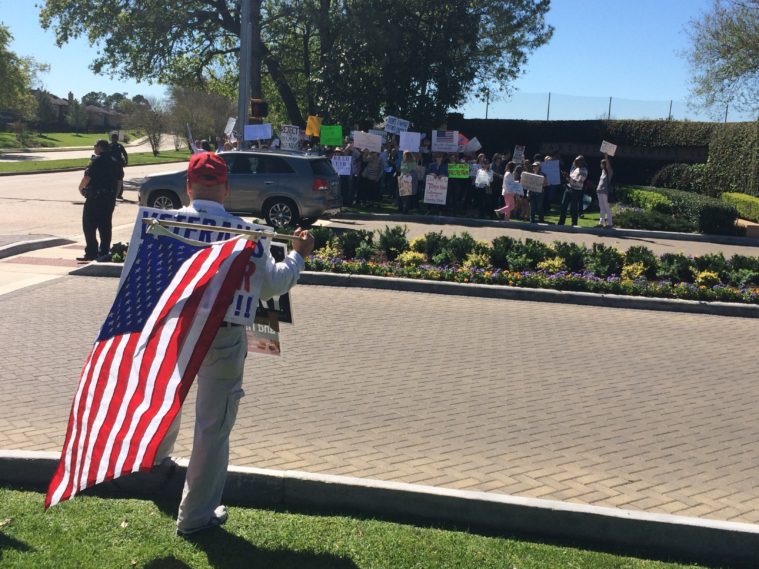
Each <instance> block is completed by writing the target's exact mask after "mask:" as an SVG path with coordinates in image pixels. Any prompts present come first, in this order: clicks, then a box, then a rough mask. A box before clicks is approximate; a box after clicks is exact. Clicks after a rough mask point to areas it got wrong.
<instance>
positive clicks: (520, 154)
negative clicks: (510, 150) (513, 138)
mask: <svg viewBox="0 0 759 569" xmlns="http://www.w3.org/2000/svg"><path fill="white" fill-rule="evenodd" d="M511 161H512V162H514V163H515V164H516V165H517V166H518V165H519V164H521V163H522V162H524V146H522V145H520V144H517V145H516V146H515V147H514V154H512V155H511Z"/></svg>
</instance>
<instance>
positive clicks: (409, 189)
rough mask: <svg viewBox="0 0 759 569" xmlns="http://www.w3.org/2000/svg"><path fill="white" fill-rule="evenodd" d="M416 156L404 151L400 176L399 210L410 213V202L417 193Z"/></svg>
mask: <svg viewBox="0 0 759 569" xmlns="http://www.w3.org/2000/svg"><path fill="white" fill-rule="evenodd" d="M416 185H417V178H416V158H414V155H413V154H412V153H411V152H409V151H408V150H406V151H405V152H404V153H403V160H401V167H400V170H399V177H398V201H399V203H398V211H400V212H401V213H408V207H409V203H410V202H411V200H412V196H414V195H415V194H416Z"/></svg>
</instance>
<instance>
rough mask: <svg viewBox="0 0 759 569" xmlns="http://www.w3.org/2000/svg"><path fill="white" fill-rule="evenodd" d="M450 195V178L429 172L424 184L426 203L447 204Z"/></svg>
mask: <svg viewBox="0 0 759 569" xmlns="http://www.w3.org/2000/svg"><path fill="white" fill-rule="evenodd" d="M447 196H448V178H447V177H446V176H435V175H434V174H428V175H427V179H426V182H425V184H424V203H430V204H438V205H445V200H446V197H447Z"/></svg>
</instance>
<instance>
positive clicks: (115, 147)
mask: <svg viewBox="0 0 759 569" xmlns="http://www.w3.org/2000/svg"><path fill="white" fill-rule="evenodd" d="M108 150H110V152H111V155H112V156H113V157H114V158H116V160H117V162H118V163H119V166H118V167H117V168H116V180H119V181H121V183H120V184H117V196H116V197H117V198H121V196H122V194H123V193H124V185H123V180H124V166H126V165H127V164H129V155H128V154H127V151H126V148H124V146H123V145H122V144H120V143H119V142H111V144H110V145H109V146H108Z"/></svg>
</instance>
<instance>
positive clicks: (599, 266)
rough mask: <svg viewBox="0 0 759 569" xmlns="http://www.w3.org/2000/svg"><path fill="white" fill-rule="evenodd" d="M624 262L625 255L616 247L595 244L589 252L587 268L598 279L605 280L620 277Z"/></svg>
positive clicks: (586, 260)
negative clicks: (613, 276)
mask: <svg viewBox="0 0 759 569" xmlns="http://www.w3.org/2000/svg"><path fill="white" fill-rule="evenodd" d="M624 260H625V257H624V255H622V253H620V252H619V251H618V250H617V249H615V248H614V247H609V246H607V245H604V244H602V243H593V248H592V249H590V250H589V251H588V254H587V257H586V259H585V267H586V268H587V269H588V270H589V271H591V272H592V273H593V274H594V275H596V276H597V277H602V278H605V277H610V276H611V275H618V274H619V273H620V272H621V271H622V263H623V262H624Z"/></svg>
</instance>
